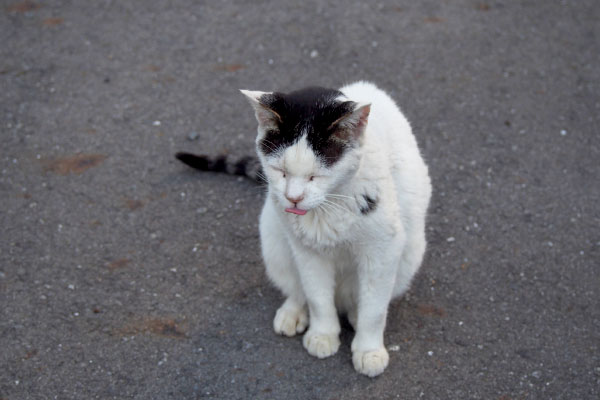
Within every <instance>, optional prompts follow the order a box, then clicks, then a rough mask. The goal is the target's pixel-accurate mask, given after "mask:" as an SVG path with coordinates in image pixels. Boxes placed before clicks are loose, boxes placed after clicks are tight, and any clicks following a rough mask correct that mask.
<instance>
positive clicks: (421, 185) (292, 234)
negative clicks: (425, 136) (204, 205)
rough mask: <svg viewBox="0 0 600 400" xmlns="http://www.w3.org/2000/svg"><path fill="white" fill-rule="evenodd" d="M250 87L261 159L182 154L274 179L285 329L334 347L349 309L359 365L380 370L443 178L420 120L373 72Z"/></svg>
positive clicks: (269, 237)
mask: <svg viewBox="0 0 600 400" xmlns="http://www.w3.org/2000/svg"><path fill="white" fill-rule="evenodd" d="M242 93H243V94H244V95H245V96H246V97H247V99H248V100H249V101H250V104H251V105H252V107H253V109H254V112H255V116H256V119H257V121H258V135H257V137H256V151H257V155H258V160H254V161H253V160H252V159H249V158H245V159H242V160H240V161H238V162H236V163H230V162H228V161H227V159H226V158H225V157H218V158H216V159H215V158H211V157H207V156H196V155H192V154H189V153H178V154H177V158H178V159H180V160H181V161H183V162H184V163H186V164H188V165H190V166H192V167H195V168H198V169H202V170H207V171H220V172H228V173H232V174H237V175H244V176H248V177H250V178H252V179H255V180H264V181H266V183H267V188H268V190H267V196H266V201H265V204H264V206H263V209H262V213H261V215H260V224H259V230H260V238H261V248H262V255H263V259H264V263H265V266H266V271H267V275H268V277H269V278H270V280H271V281H272V282H273V283H274V285H275V286H276V287H278V288H279V289H280V290H281V292H283V294H284V295H285V297H286V299H285V301H284V302H283V304H282V305H281V307H280V308H279V309H278V310H277V312H276V314H275V318H274V320H273V328H274V330H275V332H277V333H278V334H281V335H285V336H294V335H296V334H301V333H303V332H304V337H303V340H302V342H303V345H304V347H305V348H306V350H307V351H308V353H309V354H311V355H313V356H316V357H318V358H325V357H329V356H331V355H333V354H335V353H336V352H337V350H338V348H339V346H340V339H339V334H340V322H339V317H338V315H346V316H347V318H348V321H349V322H350V324H351V325H352V327H353V328H354V331H355V336H354V339H353V340H352V345H351V350H352V362H353V365H354V368H355V369H356V371H358V372H359V373H361V374H364V375H367V376H370V377H374V376H377V375H379V374H381V373H382V372H383V371H384V369H385V368H386V367H387V365H388V362H389V355H388V352H387V350H386V348H385V346H384V339H383V335H384V329H385V324H386V318H387V310H388V306H389V303H390V301H391V300H392V299H393V298H396V297H398V296H400V295H402V294H403V293H404V292H405V291H406V290H407V289H408V287H409V284H410V282H411V280H412V278H413V276H414V275H415V273H416V272H417V270H418V269H419V267H420V264H421V261H422V259H423V255H424V252H425V247H426V241H425V219H426V213H427V208H428V205H429V200H430V197H431V190H432V189H431V182H430V178H429V174H428V169H427V166H426V164H425V162H424V161H423V158H422V156H421V154H420V152H419V149H418V147H417V142H416V139H415V137H414V136H413V134H412V131H411V128H410V125H409V123H408V121H407V120H406V118H405V117H404V115H403V114H402V113H401V111H400V110H399V108H398V107H397V106H396V104H395V103H394V101H393V100H392V99H391V98H390V97H389V96H388V95H387V94H386V93H385V92H384V91H382V90H381V89H379V88H377V87H376V86H375V85H373V84H371V83H368V82H362V81H361V82H356V83H353V84H350V85H347V86H344V87H342V88H341V89H339V90H334V89H326V88H321V87H310V88H306V89H301V90H298V91H294V92H290V93H287V94H285V93H278V92H268V93H267V92H259V91H248V90H242Z"/></svg>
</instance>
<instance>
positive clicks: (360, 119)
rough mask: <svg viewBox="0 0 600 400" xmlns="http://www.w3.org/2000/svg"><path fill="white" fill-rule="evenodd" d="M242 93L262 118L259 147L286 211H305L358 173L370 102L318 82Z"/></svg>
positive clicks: (259, 124)
mask: <svg viewBox="0 0 600 400" xmlns="http://www.w3.org/2000/svg"><path fill="white" fill-rule="evenodd" d="M242 93H243V94H244V95H246V97H247V98H248V99H249V100H250V103H251V104H252V106H253V107H254V111H255V114H256V119H257V120H258V135H257V138H256V150H257V153H258V156H259V158H260V160H261V163H262V165H263V170H264V173H265V175H266V177H267V179H268V181H269V187H270V188H271V192H272V193H273V194H274V195H275V198H276V200H277V201H278V202H279V203H280V204H281V205H282V207H283V208H284V209H286V211H288V212H292V213H295V214H299V215H304V214H305V213H306V211H308V210H310V209H313V208H315V207H318V206H319V205H321V204H323V202H325V201H326V200H327V198H328V196H329V195H331V194H334V192H335V189H336V188H337V187H338V186H339V185H340V184H341V183H343V182H345V181H347V180H348V179H350V178H351V177H352V176H353V175H354V174H355V173H356V171H357V170H358V167H359V164H360V158H361V150H362V143H363V135H364V131H365V128H366V126H367V119H368V116H369V112H370V105H369V104H360V103H356V102H353V101H351V100H349V99H347V98H345V96H344V95H343V94H342V93H341V92H340V91H338V90H333V89H324V88H317V87H313V88H307V89H302V90H299V91H295V92H291V93H287V94H285V93H277V92H272V93H265V92H257V91H246V90H242Z"/></svg>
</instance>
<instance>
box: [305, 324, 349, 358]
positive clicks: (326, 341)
mask: <svg viewBox="0 0 600 400" xmlns="http://www.w3.org/2000/svg"><path fill="white" fill-rule="evenodd" d="M302 344H303V345H304V348H305V349H306V350H307V351H308V354H310V355H311V356H315V357H318V358H325V357H329V356H332V355H334V354H335V353H336V352H337V351H338V348H339V347H340V338H339V336H338V335H337V334H333V335H328V334H322V333H314V332H311V331H310V329H309V330H308V332H306V334H305V335H304V337H303V338H302Z"/></svg>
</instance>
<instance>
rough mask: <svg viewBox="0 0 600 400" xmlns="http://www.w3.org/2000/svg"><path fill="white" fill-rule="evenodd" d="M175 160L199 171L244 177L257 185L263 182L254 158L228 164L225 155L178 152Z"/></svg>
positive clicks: (262, 176) (260, 171) (258, 164)
mask: <svg viewBox="0 0 600 400" xmlns="http://www.w3.org/2000/svg"><path fill="white" fill-rule="evenodd" d="M175 158H177V159H178V160H179V161H181V162H182V163H184V164H185V165H188V166H190V167H192V168H195V169H199V170H200V171H212V172H223V173H225V174H230V175H239V176H244V177H246V178H249V179H252V180H253V181H256V182H259V183H263V182H265V179H264V175H263V173H262V167H261V165H260V162H259V161H258V159H256V157H249V156H248V157H242V158H240V159H238V160H235V161H234V162H230V161H229V160H227V156H226V155H220V156H216V157H210V156H206V155H196V154H191V153H182V152H180V153H177V154H175Z"/></svg>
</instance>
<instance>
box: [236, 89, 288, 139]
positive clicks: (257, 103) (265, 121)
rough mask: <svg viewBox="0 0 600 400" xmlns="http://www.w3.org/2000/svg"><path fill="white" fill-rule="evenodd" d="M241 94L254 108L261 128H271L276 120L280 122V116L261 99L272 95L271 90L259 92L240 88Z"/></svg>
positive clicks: (275, 123)
mask: <svg viewBox="0 0 600 400" xmlns="http://www.w3.org/2000/svg"><path fill="white" fill-rule="evenodd" d="M240 92H242V94H243V95H244V96H246V98H247V99H248V100H249V101H250V104H251V105H252V107H253V108H254V113H255V115H256V120H257V121H258V124H259V125H260V126H261V128H263V129H265V130H266V129H268V128H272V127H274V126H276V125H277V122H281V116H279V114H277V113H276V112H275V111H273V110H272V109H270V108H269V107H267V106H266V105H265V104H264V103H263V102H262V101H261V99H263V100H264V99H265V98H267V97H269V96H272V95H273V93H272V92H260V91H258V90H241V89H240Z"/></svg>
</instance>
